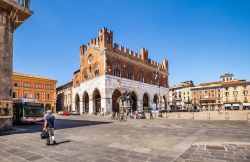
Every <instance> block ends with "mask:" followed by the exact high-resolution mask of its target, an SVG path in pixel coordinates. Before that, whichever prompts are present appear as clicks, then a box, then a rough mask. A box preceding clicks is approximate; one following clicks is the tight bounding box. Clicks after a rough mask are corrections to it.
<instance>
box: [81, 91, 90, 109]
mask: <svg viewBox="0 0 250 162" xmlns="http://www.w3.org/2000/svg"><path fill="white" fill-rule="evenodd" d="M82 99H83V107H84V108H83V112H85V113H89V94H88V92H87V91H84V93H83V96H82Z"/></svg>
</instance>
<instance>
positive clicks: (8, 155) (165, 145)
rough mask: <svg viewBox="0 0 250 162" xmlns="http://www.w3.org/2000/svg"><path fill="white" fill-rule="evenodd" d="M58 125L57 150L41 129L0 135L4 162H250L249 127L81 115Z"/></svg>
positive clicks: (25, 128) (0, 156)
mask: <svg viewBox="0 0 250 162" xmlns="http://www.w3.org/2000/svg"><path fill="white" fill-rule="evenodd" d="M86 123H87V124H86ZM91 123H92V124H91ZM56 126H57V128H56V131H55V135H56V139H57V142H58V145H51V146H47V145H45V143H46V141H45V140H41V139H40V136H39V134H40V131H41V129H42V125H39V124H38V125H30V126H16V128H18V129H17V131H5V132H0V162H5V161H8V162H11V161H21V162H22V161H25V162H28V161H36V162H44V161H46V162H47V161H49V162H50V161H51V162H56V161H60V162H61V161H62V162H64V161H65V162H71V161H72V162H78V161H103V162H105V161H107V162H112V161H121V162H123V161H124V162H132V161H150V162H163V161H164V162H165V161H166V162H168V161H176V162H177V161H181V162H183V161H185V162H186V161H194V162H195V161H204V162H210V161H211V162H213V161H216V162H220V161H221V162H225V161H228V162H231V161H232V162H238V161H250V130H249V129H248V128H249V126H250V124H249V122H243V121H240V122H239V121H238V122H237V121H228V122H225V121H194V120H185V121H182V120H129V121H128V122H123V123H121V122H110V121H109V120H107V119H103V118H100V119H99V118H91V117H88V118H87V119H86V118H85V117H84V116H80V117H76V119H75V118H73V117H61V118H59V119H57V120H56ZM218 137H219V138H218ZM223 148H224V149H223Z"/></svg>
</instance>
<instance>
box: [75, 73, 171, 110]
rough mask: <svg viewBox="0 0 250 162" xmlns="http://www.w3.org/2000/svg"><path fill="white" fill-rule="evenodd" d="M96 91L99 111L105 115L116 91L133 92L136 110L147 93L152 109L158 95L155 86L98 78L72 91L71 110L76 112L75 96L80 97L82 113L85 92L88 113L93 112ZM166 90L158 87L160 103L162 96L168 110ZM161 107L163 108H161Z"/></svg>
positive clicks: (141, 106) (106, 76) (113, 78)
mask: <svg viewBox="0 0 250 162" xmlns="http://www.w3.org/2000/svg"><path fill="white" fill-rule="evenodd" d="M96 89H98V90H99V92H100V94H101V109H102V111H103V112H104V113H105V112H107V111H109V112H110V111H111V110H112V94H113V92H114V91H115V90H116V89H118V90H119V91H120V92H121V93H123V92H125V91H128V92H132V91H133V92H134V93H135V94H136V96H137V110H142V109H143V95H144V94H145V93H147V95H148V97H149V105H150V107H153V98H154V96H155V95H157V96H158V95H159V87H158V86H157V85H151V84H147V83H142V82H139V81H135V80H130V79H125V78H120V77H116V76H112V75H103V76H98V77H96V78H94V79H92V80H88V81H85V82H83V83H81V84H80V86H78V87H74V88H73V90H72V110H76V105H77V104H76V96H77V94H78V95H79V97H80V113H83V112H84V103H83V95H84V92H87V93H88V95H89V113H93V112H94V103H93V93H94V91H95V90H96ZM168 94H169V93H168V88H166V87H160V96H161V103H162V101H163V99H162V98H163V96H164V97H165V99H166V105H167V108H168V109H169V106H168V103H169V96H168ZM161 107H163V106H161Z"/></svg>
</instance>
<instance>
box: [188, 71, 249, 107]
mask: <svg viewBox="0 0 250 162" xmlns="http://www.w3.org/2000/svg"><path fill="white" fill-rule="evenodd" d="M220 79H221V80H220V81H217V82H208V83H202V84H200V85H199V86H196V87H194V88H192V90H191V91H192V103H193V105H194V106H197V107H199V108H200V109H201V110H218V109H224V110H250V94H249V92H250V82H249V81H247V80H242V79H234V78H233V74H229V73H228V74H224V75H222V76H221V77H220Z"/></svg>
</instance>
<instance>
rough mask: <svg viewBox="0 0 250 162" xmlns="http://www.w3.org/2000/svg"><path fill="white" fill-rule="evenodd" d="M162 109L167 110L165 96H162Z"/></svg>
mask: <svg viewBox="0 0 250 162" xmlns="http://www.w3.org/2000/svg"><path fill="white" fill-rule="evenodd" d="M162 109H163V110H167V100H166V97H165V96H163V97H162Z"/></svg>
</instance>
